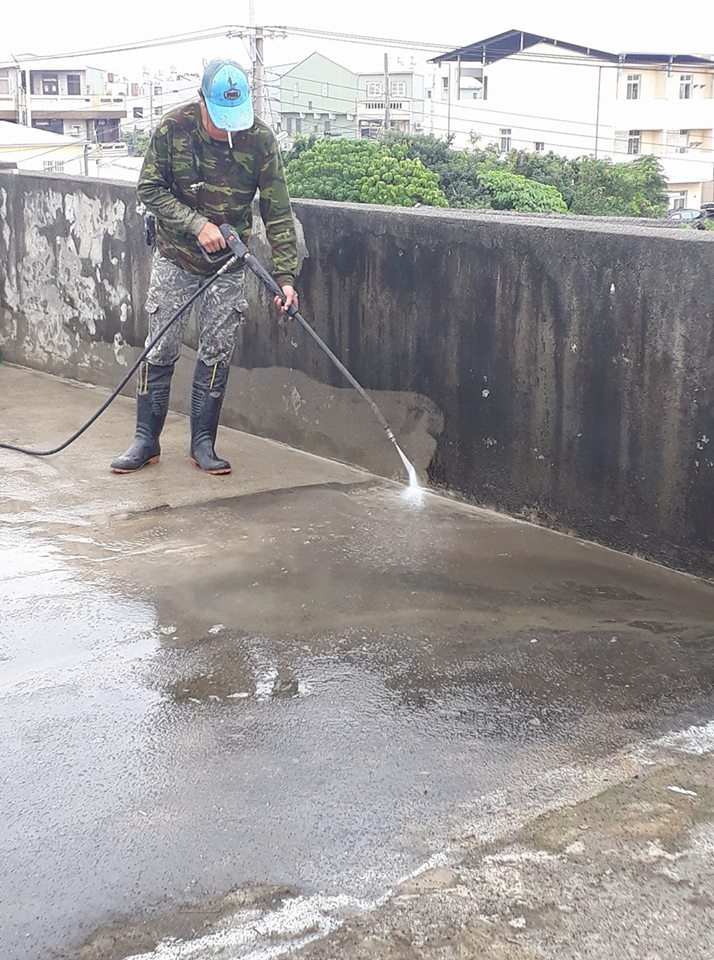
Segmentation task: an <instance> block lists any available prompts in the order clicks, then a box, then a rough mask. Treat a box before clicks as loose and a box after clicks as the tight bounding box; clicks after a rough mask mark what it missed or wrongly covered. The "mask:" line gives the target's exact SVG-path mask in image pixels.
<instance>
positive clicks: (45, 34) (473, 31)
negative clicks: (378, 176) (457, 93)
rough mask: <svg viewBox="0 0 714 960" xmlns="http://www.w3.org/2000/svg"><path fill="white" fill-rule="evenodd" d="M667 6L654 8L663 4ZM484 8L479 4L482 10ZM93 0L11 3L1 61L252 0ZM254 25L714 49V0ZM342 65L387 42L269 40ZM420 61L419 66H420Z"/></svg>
mask: <svg viewBox="0 0 714 960" xmlns="http://www.w3.org/2000/svg"><path fill="white" fill-rule="evenodd" d="M658 7H659V9H660V10H661V11H662V12H661V13H655V12H654V11H655V10H657V8H658ZM479 8H480V9H479ZM97 9H98V7H97V3H96V0H75V2H74V3H73V4H72V5H71V8H70V7H68V6H67V5H65V4H56V5H54V4H53V5H49V4H43V6H42V11H41V15H38V8H37V6H36V5H33V4H29V3H28V4H24V5H22V4H13V5H11V6H9V8H8V9H7V10H6V12H5V13H4V14H3V21H4V22H3V37H2V40H0V44H2V50H1V51H0V54H1V55H2V56H3V58H4V57H5V56H6V55H7V53H13V54H16V55H17V54H20V53H23V52H34V53H39V54H43V55H44V54H52V53H65V52H69V51H73V50H79V49H85V48H89V47H104V46H108V45H110V44H113V43H122V42H130V41H138V40H142V39H146V38H150V37H159V36H166V35H169V34H177V33H183V32H187V31H191V30H200V29H207V28H210V27H215V26H219V25H221V24H227V23H233V24H244V23H248V19H249V6H248V2H247V0H237V2H235V3H233V4H232V5H231V4H220V5H218V4H187V3H181V4H176V5H175V6H174V7H172V6H171V5H170V4H167V3H162V4H152V3H147V2H146V0H141V2H139V0H122V2H121V3H119V4H113V5H112V6H111V7H102V8H101V9H102V13H101V14H98V13H97ZM255 15H256V22H257V23H259V24H260V23H262V24H266V25H277V24H287V25H292V26H296V25H299V26H300V27H306V28H311V27H316V28H319V29H322V30H333V31H339V32H344V33H355V34H357V33H358V34H368V35H370V36H385V37H395V38H404V39H409V40H415V41H425V40H428V41H431V42H439V43H442V42H443V44H444V49H449V48H451V47H454V46H459V45H463V44H467V43H472V42H474V41H475V40H480V39H483V38H484V37H487V36H490V35H492V34H495V33H500V32H501V31H503V30H508V29H511V28H515V29H522V30H528V31H531V32H534V33H542V34H544V35H546V36H551V37H555V38H557V39H561V40H568V41H571V42H573V43H579V44H583V45H586V46H594V47H598V48H600V49H604V50H611V51H613V52H620V51H624V50H629V51H638V52H642V51H656V52H660V53H705V54H714V2H712V0H691V2H690V3H687V4H682V5H681V6H676V5H675V6H673V5H671V4H667V5H665V4H664V3H659V4H658V3H657V2H656V0H651V2H649V3H643V2H641V0H598V2H596V3H589V4H583V3H574V2H572V0H567V2H563V0H543V2H542V3H540V4H537V5H536V4H534V3H533V2H532V0H528V2H526V0H510V3H508V4H504V3H495V4H491V5H487V4H478V5H477V4H475V3H473V2H469V3H463V2H462V3H450V4H427V3H425V2H424V3H422V4H417V3H411V4H409V5H407V4H405V3H394V2H393V3H391V4H390V3H385V2H384V0H361V2H359V3H355V4H352V3H350V4H340V3H339V0H309V2H303V3H302V4H299V3H294V2H292V3H288V2H287V0H255ZM316 49H317V50H320V51H321V52H323V53H324V54H326V55H327V56H330V57H332V58H333V59H335V60H338V61H340V62H342V63H344V65H345V66H347V67H350V68H351V69H353V70H360V69H361V70H365V71H368V70H373V69H378V67H379V66H380V64H381V60H382V56H383V53H384V48H383V47H379V46H374V47H370V46H363V45H357V44H349V43H334V42H329V41H326V40H322V39H303V38H300V39H297V38H289V39H286V40H270V41H267V42H266V62H267V63H268V64H280V63H287V62H295V61H297V60H300V59H302V58H303V57H304V56H307V55H308V54H309V53H311V52H312V51H313V50H316ZM389 53H390V58H391V59H392V60H393V62H394V63H395V66H396V64H397V61H398V59H399V57H400V56H401V58H402V61H403V62H404V63H407V64H408V61H409V57H410V56H411V55H413V56H415V57H416V58H417V60H418V61H421V62H423V61H424V60H425V59H426V58H427V57H428V56H430V55H431V54H429V53H428V52H425V53H424V54H419V53H416V52H414V53H413V54H409V53H407V54H406V55H403V54H400V52H399V51H398V50H390V51H389ZM227 54H230V55H232V56H233V57H234V58H236V59H238V60H240V61H245V60H246V59H247V54H246V48H245V45H244V44H243V43H242V42H241V40H239V39H234V40H226V39H221V40H215V41H211V42H203V43H192V44H184V45H178V46H174V47H170V48H166V49H162V50H158V51H153V52H149V51H144V52H142V53H134V54H126V53H115V54H104V55H102V56H101V57H100V58H92V60H93V62H98V63H100V64H101V66H102V67H103V68H104V69H107V70H112V69H115V70H118V71H120V72H135V71H138V70H139V69H140V68H141V66H142V65H149V66H152V65H153V66H155V68H156V69H160V68H166V67H168V66H169V65H170V64H175V65H176V66H177V67H179V68H181V69H184V70H197V71H198V70H200V69H201V66H202V63H203V61H204V59H210V58H211V57H212V56H214V55H227ZM419 65H420V64H417V66H419Z"/></svg>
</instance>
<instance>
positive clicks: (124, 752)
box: [0, 364, 714, 960]
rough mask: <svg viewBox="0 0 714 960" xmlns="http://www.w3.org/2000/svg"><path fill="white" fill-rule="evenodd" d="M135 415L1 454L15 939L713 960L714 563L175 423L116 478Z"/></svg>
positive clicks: (326, 951)
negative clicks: (32, 452) (650, 554)
mask: <svg viewBox="0 0 714 960" xmlns="http://www.w3.org/2000/svg"><path fill="white" fill-rule="evenodd" d="M0 395H1V396H2V426H1V428H0V434H2V436H1V437H0V439H3V440H10V441H19V442H22V443H25V444H34V445H39V446H46V445H50V444H54V443H55V442H56V441H58V440H60V439H62V438H64V437H65V436H66V435H68V434H69V433H71V432H72V431H73V430H74V429H75V428H76V426H78V425H79V423H81V422H82V421H83V420H84V419H85V418H86V417H87V416H88V415H89V414H90V413H91V412H92V411H93V410H94V409H95V408H96V407H97V406H98V405H99V402H100V401H101V399H102V398H103V396H104V394H103V393H102V392H101V391H99V390H96V389H93V388H88V387H82V386H79V385H76V384H71V383H67V382H63V381H60V380H58V379H55V378H52V377H48V376H45V375H42V374H38V373H34V372H30V371H27V370H23V369H20V368H15V367H11V366H9V365H7V364H5V365H2V366H0ZM132 426H133V404H132V403H131V402H130V401H128V400H126V399H119V400H118V401H117V402H116V403H115V404H114V405H113V406H112V407H111V408H110V409H109V411H108V412H107V414H105V416H104V417H103V418H102V419H101V420H100V421H99V422H98V424H96V425H95V426H94V427H93V428H92V429H91V430H90V431H89V433H88V434H86V435H85V436H84V437H83V438H82V439H81V440H80V441H78V442H77V443H76V444H75V445H73V446H72V447H70V448H69V449H68V450H67V451H66V452H64V453H62V454H60V455H58V456H56V457H53V458H51V459H45V460H35V459H31V458H28V457H25V456H22V455H19V454H14V453H8V452H7V451H2V450H0V545H1V546H2V553H0V569H1V570H2V580H1V581H0V598H1V601H2V605H1V606H0V611H1V613H0V661H1V662H2V672H1V673H0V737H1V741H2V744H3V772H4V775H3V777H2V778H0V810H2V812H3V829H2V830H1V831H0V862H1V863H2V865H3V866H2V870H0V930H1V931H2V933H1V935H0V940H1V942H2V950H1V951H0V955H1V956H2V960H40V958H42V960H47V958H66V960H69V958H71V960H119V958H125V957H128V956H141V957H142V958H144V960H204V958H212V960H215V958H219V960H229V958H231V960H236V958H242V960H245V958H251V960H259V958H261V960H262V958H270V957H279V956H284V955H286V954H287V953H288V952H290V953H291V954H294V953H295V952H296V951H297V952H298V955H299V956H303V957H312V958H317V957H324V958H332V960H334V958H337V957H340V958H341V957H346V958H353V960H356V958H365V960H366V958H395V960H396V958H397V957H399V958H407V957H414V958H424V960H426V958H429V960H437V958H439V960H447V958H452V957H453V958H454V960H455V958H457V957H458V958H464V957H474V958H476V957H478V958H479V960H495V958H499V960H509V958H513V960H534V958H558V960H562V958H570V957H572V958H576V957H577V958H580V960H582V958H598V960H599V958H602V960H605V958H607V960H611V958H612V957H613V956H616V957H618V958H623V957H633V958H634V957H637V958H643V960H644V958H654V957H657V958H658V960H679V958H684V957H686V958H687V960H700V958H701V960H705V958H709V960H711V957H712V956H713V955H714V933H713V931H714V911H713V905H714V884H713V882H712V876H714V828H713V827H712V816H713V815H714V776H713V773H714V763H712V754H711V750H712V749H713V748H714V723H713V722H712V721H713V717H714V686H713V680H714V653H713V651H714V646H713V644H712V639H713V634H714V628H713V624H714V586H712V585H711V584H709V583H705V582H702V581H697V580H695V579H693V578H690V577H687V576H684V575H682V574H678V573H673V572H671V571H668V570H666V569H664V568H661V567H657V566H655V565H652V564H648V563H645V562H644V561H641V560H638V559H635V558H632V557H629V556H624V555H620V554H617V553H614V552H612V551H608V550H605V549H603V548H600V547H597V546H594V545H592V544H588V543H584V542H581V541H578V540H575V539H572V538H568V537H565V536H561V535H558V534H555V533H552V532H550V531H547V530H543V529H539V528H536V527H533V526H529V525H528V524H525V523H520V522H515V521H512V520H509V519H508V518H505V517H502V516H498V515H496V514H493V513H489V512H486V511H480V510H477V509H474V508H471V507H467V506H464V505H461V504H459V503H456V502H452V501H449V500H446V499H443V498H439V497H436V496H432V495H427V496H426V497H425V498H424V500H423V501H422V502H420V503H415V502H409V501H407V500H406V499H405V498H404V496H403V492H402V490H401V489H400V488H399V487H398V486H396V485H394V484H391V483H389V482H387V481H384V480H380V479H378V478H376V477H373V476H371V475H369V474H366V473H364V472H361V471H359V470H356V469H353V468H351V467H348V466H344V465H341V464H337V463H333V462H330V461H326V460H322V459H319V458H317V457H314V456H310V455H308V454H304V453H301V452H299V451H296V450H292V449H289V448H287V447H283V446H280V445H277V444H274V443H271V442H268V441H264V440H261V439H258V438H256V437H253V436H249V435H246V434H240V433H237V432H235V431H229V430H222V431H221V434H220V437H219V439H220V447H219V448H220V450H221V452H222V453H224V454H225V455H227V456H228V457H229V458H230V459H231V460H232V461H233V465H234V468H235V472H234V474H233V475H232V476H230V477H227V478H217V477H208V476H205V475H203V474H201V473H200V472H199V471H197V470H196V469H195V468H193V467H191V465H190V464H189V462H188V460H187V457H186V443H187V422H186V420H185V418H183V417H181V416H178V415H173V414H172V415H170V416H169V419H168V423H167V429H166V431H165V437H164V440H163V447H164V454H163V456H162V459H161V462H160V464H159V465H158V466H156V467H152V468H148V469H146V470H144V471H142V472H141V473H140V474H138V475H136V476H133V477H116V476H113V475H111V474H110V473H109V472H108V470H107V464H108V462H109V460H110V459H111V457H112V456H113V455H114V454H116V453H117V452H119V451H121V450H122V449H124V447H125V446H126V444H127V442H128V439H129V436H130V433H131V429H132ZM378 442H383V441H382V438H381V437H380V435H379V430H378V429H377V428H375V443H378Z"/></svg>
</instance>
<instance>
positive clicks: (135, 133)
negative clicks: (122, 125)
mask: <svg viewBox="0 0 714 960" xmlns="http://www.w3.org/2000/svg"><path fill="white" fill-rule="evenodd" d="M121 138H122V140H123V141H124V143H125V144H126V145H127V147H128V148H129V156H130V157H143V156H145V155H146V151H147V149H148V147H149V141H150V140H151V134H150V133H148V132H147V131H146V130H136V129H134V130H122V134H121Z"/></svg>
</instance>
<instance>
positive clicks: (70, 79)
mask: <svg viewBox="0 0 714 960" xmlns="http://www.w3.org/2000/svg"><path fill="white" fill-rule="evenodd" d="M67 93H68V94H69V96H70V97H78V96H80V95H81V93H82V78H81V77H80V75H79V74H78V73H68V74H67Z"/></svg>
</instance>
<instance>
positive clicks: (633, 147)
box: [627, 130, 642, 154]
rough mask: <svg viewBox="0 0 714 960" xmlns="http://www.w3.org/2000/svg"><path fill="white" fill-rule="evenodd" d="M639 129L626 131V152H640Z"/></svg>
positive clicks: (640, 133)
mask: <svg viewBox="0 0 714 960" xmlns="http://www.w3.org/2000/svg"><path fill="white" fill-rule="evenodd" d="M641 137H642V131H641V130H629V131H628V133H627V152H628V153H630V154H635V153H639V152H640V140H641Z"/></svg>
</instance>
